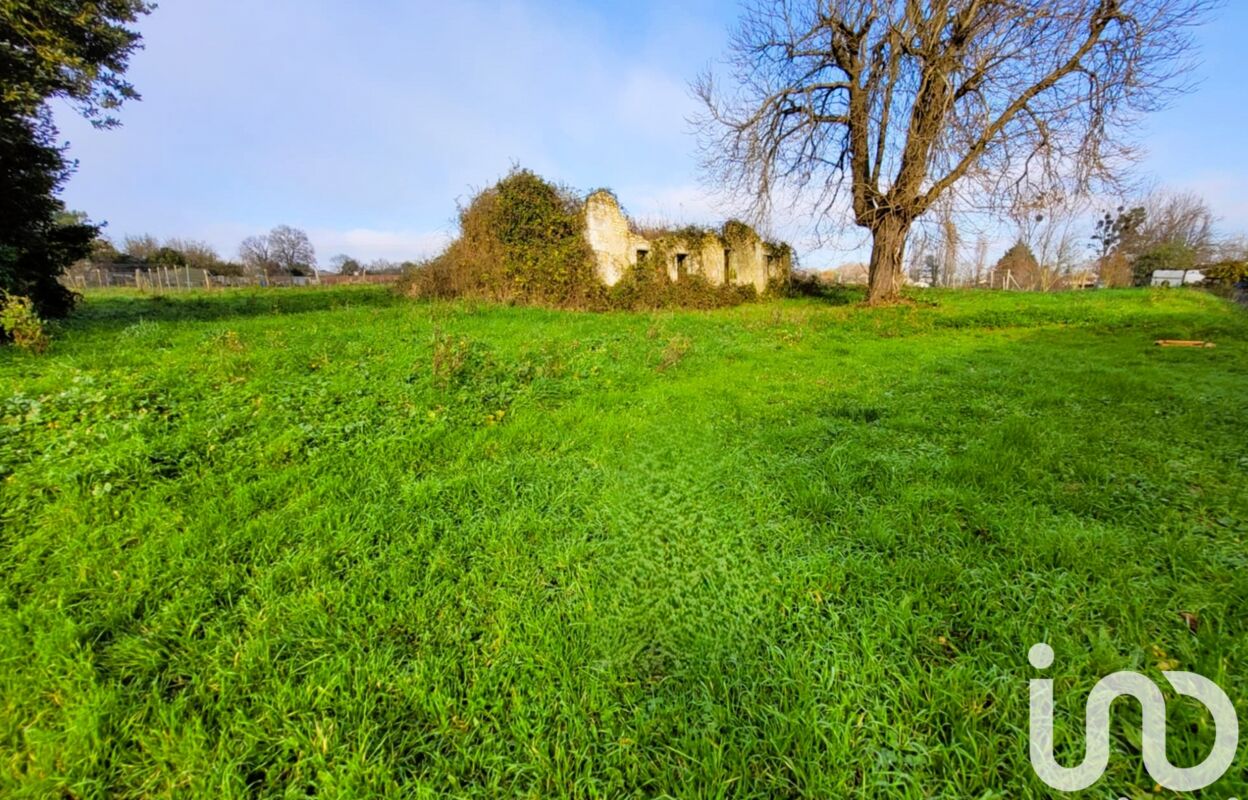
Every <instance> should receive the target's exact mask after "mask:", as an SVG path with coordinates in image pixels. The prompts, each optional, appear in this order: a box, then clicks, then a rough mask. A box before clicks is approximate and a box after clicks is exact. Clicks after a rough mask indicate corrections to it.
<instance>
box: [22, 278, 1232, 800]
mask: <svg viewBox="0 0 1248 800" xmlns="http://www.w3.org/2000/svg"><path fill="white" fill-rule="evenodd" d="M915 297H916V300H917V302H916V303H915V304H914V305H910V306H904V307H898V308H892V309H884V310H870V309H865V308H862V307H859V306H857V305H855V304H852V303H848V302H846V300H847V299H848V298H841V299H840V300H838V299H836V298H829V299H818V300H816V299H808V300H788V301H781V302H771V303H760V304H756V305H749V306H744V307H741V308H737V309H731V310H725V311H717V312H709V313H692V312H690V313H683V312H681V313H676V312H661V313H653V314H622V313H621V314H601V315H593V314H580V313H571V312H560V311H550V310H541V309H531V308H508V307H501V306H488V305H478V304H468V303H462V304H450V303H447V304H424V303H415V302H411V301H405V300H401V299H397V298H395V297H392V296H391V295H389V294H388V293H387V292H386V291H385V290H383V289H378V288H368V287H363V288H360V287H343V288H338V289H333V290H324V291H322V290H304V291H300V290H268V291H238V292H218V293H214V294H210V295H209V294H186V295H181V296H170V297H164V298H161V297H142V296H137V295H124V294H97V295H92V296H89V297H88V298H87V302H86V303H85V305H84V307H83V309H82V311H81V313H80V314H78V315H77V316H76V317H75V318H74V319H73V320H71V321H70V322H68V323H66V324H65V325H64V327H63V328H62V329H61V330H60V331H59V332H58V335H57V341H56V342H55V344H54V346H53V347H52V349H51V351H50V352H49V353H47V354H45V355H42V356H35V355H27V354H23V353H19V352H15V351H13V350H11V349H7V350H5V351H3V352H0V694H2V697H0V795H3V796H4V797H31V798H36V797H37V798H44V797H100V798H103V797H174V796H176V797H211V798H218V797H244V796H250V797H296V796H298V797H305V796H311V795H315V796H317V797H343V798H347V797H364V796H373V795H376V796H391V797H429V798H433V797H473V798H494V797H524V798H529V797H532V798H538V797H541V798H549V797H586V798H589V797H594V798H599V797H601V798H614V797H672V798H700V797H706V798H719V797H724V798H728V797H732V798H738V797H739V798H746V797H749V798H783V797H804V798H840V797H861V798H891V797H906V798H923V797H951V798H952V797H956V798H989V797H1011V798H1013V797H1047V796H1050V791H1049V790H1048V789H1047V788H1046V787H1045V786H1044V785H1043V784H1042V783H1040V781H1039V780H1038V779H1037V778H1036V777H1035V776H1034V774H1033V773H1032V770H1031V767H1030V765H1029V763H1028V759H1027V727H1028V721H1027V713H1028V712H1027V707H1028V699H1027V698H1028V679H1029V678H1032V677H1038V676H1039V675H1040V673H1038V672H1037V671H1036V670H1034V669H1033V668H1032V667H1031V666H1030V665H1029V664H1028V663H1027V651H1028V648H1029V647H1030V646H1031V645H1032V644H1034V643H1036V642H1041V641H1044V642H1048V643H1049V644H1051V645H1052V646H1053V647H1054V649H1055V650H1056V653H1057V660H1056V662H1055V663H1054V665H1053V667H1052V668H1051V669H1049V670H1048V671H1047V672H1046V673H1044V674H1045V675H1047V676H1048V677H1053V678H1055V679H1056V683H1057V693H1058V698H1059V706H1060V708H1059V712H1060V714H1061V719H1059V724H1058V734H1057V736H1058V741H1059V743H1061V745H1062V746H1061V747H1060V748H1059V756H1060V757H1061V758H1062V759H1063V760H1064V762H1065V763H1067V764H1072V763H1074V762H1076V761H1077V760H1078V759H1079V758H1081V757H1082V754H1083V736H1082V726H1083V719H1082V716H1083V703H1084V699H1085V698H1086V696H1087V692H1088V690H1089V689H1090V688H1091V687H1092V685H1093V684H1094V683H1095V682H1096V681H1097V680H1098V679H1099V678H1100V677H1102V676H1104V675H1106V674H1108V673H1109V672H1112V671H1114V670H1118V669H1134V670H1140V671H1143V672H1145V673H1146V674H1148V675H1149V676H1150V677H1152V678H1154V679H1155V680H1158V681H1161V680H1162V679H1161V677H1160V673H1159V670H1160V669H1181V670H1190V671H1194V672H1199V673H1201V674H1202V675H1205V676H1206V677H1208V678H1210V679H1212V680H1214V681H1215V682H1217V683H1218V684H1220V685H1221V686H1222V688H1223V689H1225V690H1226V692H1227V693H1228V695H1229V696H1230V697H1231V698H1232V699H1233V700H1234V701H1235V703H1236V706H1237V709H1238V710H1239V716H1240V718H1241V719H1242V720H1244V723H1245V725H1248V714H1246V713H1245V712H1248V669H1246V667H1248V569H1246V567H1248V547H1246V544H1248V543H1246V541H1245V540H1246V539H1248V314H1245V312H1244V311H1243V310H1242V309H1239V308H1236V307H1233V306H1231V305H1229V304H1227V303H1225V302H1223V301H1220V300H1217V299H1216V298H1213V297H1212V296H1209V295H1206V294H1203V293H1199V292H1195V291H1168V292H1167V291H1145V290H1139V291H1121V292H1108V291H1106V292H1087V293H1079V294H1062V295H1021V294H1006V293H970V292H938V291H931V292H925V293H922V294H919V295H915ZM1161 337H1170V338H1184V339H1188V338H1196V339H1211V340H1213V341H1215V342H1216V343H1217V347H1216V348H1215V349H1198V350H1196V349H1192V350H1187V349H1162V348H1159V347H1156V346H1155V345H1154V344H1153V341H1154V340H1155V339H1157V338H1161ZM1180 612H1186V613H1187V615H1188V616H1186V617H1184V616H1181V615H1180ZM1193 628H1195V630H1194V631H1193ZM1115 712H1116V715H1117V716H1116V722H1115V727H1114V752H1115V754H1114V757H1113V759H1112V760H1111V765H1110V770H1109V772H1108V773H1107V774H1106V776H1105V779H1104V780H1103V781H1102V782H1101V783H1100V784H1098V785H1097V787H1096V788H1095V789H1094V790H1093V791H1091V792H1089V793H1088V795H1087V796H1091V797H1106V798H1117V797H1120V796H1125V797H1132V798H1139V797H1154V796H1158V795H1154V793H1153V789H1154V784H1153V780H1152V779H1151V778H1150V777H1149V776H1148V774H1147V773H1146V772H1145V771H1144V769H1143V767H1142V765H1141V763H1140V758H1139V720H1140V713H1139V710H1138V708H1136V707H1133V706H1132V704H1130V703H1122V704H1119V705H1117V706H1116V707H1115ZM1169 714H1170V738H1169V752H1170V754H1171V760H1172V761H1174V762H1176V763H1180V764H1192V763H1195V762H1197V761H1199V760H1201V759H1202V758H1203V756H1204V754H1205V753H1206V752H1207V751H1208V748H1209V747H1210V746H1211V744H1212V741H1213V734H1212V725H1211V723H1210V721H1209V719H1208V717H1207V716H1206V715H1204V714H1202V713H1200V711H1199V707H1198V706H1194V705H1192V704H1190V703H1186V702H1179V701H1176V700H1173V699H1172V701H1171V702H1170V704H1169ZM1240 752H1241V754H1240V757H1239V759H1238V760H1237V762H1236V764H1235V766H1234V767H1233V768H1232V770H1231V772H1230V773H1228V774H1227V776H1226V777H1225V778H1224V779H1223V781H1222V782H1221V783H1220V784H1218V785H1217V786H1216V787H1215V788H1214V789H1211V790H1209V792H1208V793H1207V795H1206V796H1211V797H1219V798H1226V797H1230V796H1233V795H1236V794H1237V793H1238V794H1239V795H1240V796H1243V793H1245V792H1248V746H1245V747H1243V748H1241V751H1240Z"/></svg>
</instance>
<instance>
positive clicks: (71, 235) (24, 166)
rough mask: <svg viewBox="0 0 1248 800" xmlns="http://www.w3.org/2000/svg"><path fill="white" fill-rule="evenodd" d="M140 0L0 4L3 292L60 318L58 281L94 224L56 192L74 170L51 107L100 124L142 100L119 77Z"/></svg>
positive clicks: (64, 297)
mask: <svg viewBox="0 0 1248 800" xmlns="http://www.w3.org/2000/svg"><path fill="white" fill-rule="evenodd" d="M151 8H152V6H151V4H149V3H147V2H144V1H143V0H102V1H101V0H95V1H94V2H92V0H0V290H3V291H6V292H10V293H13V294H20V295H26V296H28V297H30V298H31V300H33V301H34V304H35V308H36V309H37V310H38V312H39V313H40V314H43V315H44V316H60V315H63V314H65V313H67V312H68V311H69V310H70V308H71V307H72V305H73V295H72V294H71V293H70V292H69V291H68V290H67V289H65V287H63V286H62V285H61V284H60V283H59V282H58V280H57V277H58V276H59V275H60V274H61V272H62V271H63V270H64V269H65V268H66V267H67V266H69V265H70V264H71V263H73V262H74V261H76V260H77V259H80V258H83V257H85V256H87V255H88V254H89V253H90V251H91V245H92V241H93V240H94V239H95V238H96V236H97V235H98V233H99V228H98V226H95V225H92V224H90V223H88V222H87V221H86V220H85V219H84V218H83V217H81V216H78V215H70V214H66V213H65V206H64V204H63V203H62V202H61V200H60V199H59V198H58V197H57V192H58V191H59V190H60V189H61V187H62V186H64V184H65V181H66V180H68V178H69V175H70V173H71V172H72V169H73V164H72V162H70V161H69V160H68V159H67V158H66V154H65V148H64V147H63V146H62V145H60V144H59V142H58V140H57V139H58V133H57V130H56V127H55V125H54V124H53V122H52V115H51V113H50V111H49V107H48V103H49V101H51V100H53V99H59V100H64V101H66V102H67V103H69V104H70V105H71V106H72V107H73V108H75V109H76V110H77V111H78V112H79V113H81V114H82V115H83V116H84V117H86V118H87V119H89V120H91V122H92V124H94V125H96V126H97V127H101V128H107V127H112V126H114V125H116V124H118V123H117V119H116V118H115V117H114V116H113V112H115V111H116V110H117V109H119V108H120V107H121V106H122V104H123V103H125V101H127V100H135V99H138V96H139V95H138V93H137V92H136V91H135V89H134V87H133V86H131V85H130V84H129V83H127V82H126V81H125V79H124V75H125V71H126V67H127V65H128V63H129V59H130V56H131V54H132V53H133V52H134V51H135V50H136V49H137V48H138V47H139V45H140V36H139V34H138V33H137V32H136V31H134V30H133V29H132V28H131V27H130V26H131V25H133V23H135V22H136V21H137V20H138V19H139V17H141V16H142V15H144V14H147V13H148V12H150V10H151Z"/></svg>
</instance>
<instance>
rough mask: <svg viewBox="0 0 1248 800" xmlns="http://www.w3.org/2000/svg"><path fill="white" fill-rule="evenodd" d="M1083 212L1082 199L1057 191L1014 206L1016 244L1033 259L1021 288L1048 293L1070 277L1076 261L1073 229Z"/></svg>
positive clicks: (1076, 232)
mask: <svg viewBox="0 0 1248 800" xmlns="http://www.w3.org/2000/svg"><path fill="white" fill-rule="evenodd" d="M1086 209H1087V203H1086V202H1085V201H1084V199H1083V198H1079V197H1068V196H1066V195H1063V194H1060V193H1057V192H1045V193H1042V194H1038V195H1034V196H1032V197H1031V198H1029V199H1027V200H1026V201H1020V202H1019V203H1018V204H1017V205H1016V206H1015V209H1014V213H1013V216H1014V220H1015V224H1016V225H1017V227H1018V234H1019V236H1018V238H1019V241H1021V242H1023V243H1024V244H1026V245H1027V247H1028V248H1029V249H1030V250H1031V252H1032V253H1034V255H1035V257H1036V269H1035V270H1034V271H1033V272H1032V273H1030V274H1029V275H1028V276H1027V279H1028V280H1030V284H1023V288H1025V289H1031V290H1038V291H1042V292H1047V291H1051V290H1053V289H1056V288H1058V286H1059V285H1061V283H1062V281H1063V279H1064V278H1065V277H1066V276H1068V275H1069V274H1071V272H1072V271H1073V270H1074V268H1075V266H1076V264H1077V263H1078V261H1079V235H1078V230H1077V228H1078V224H1079V222H1080V220H1081V219H1082V218H1083V213H1084V211H1086ZM1019 280H1020V282H1022V281H1023V280H1024V279H1023V278H1022V277H1020V278H1019Z"/></svg>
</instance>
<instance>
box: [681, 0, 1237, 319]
mask: <svg viewBox="0 0 1248 800" xmlns="http://www.w3.org/2000/svg"><path fill="white" fill-rule="evenodd" d="M1218 4H1219V0H928V1H927V2H919V0H753V3H752V5H750V6H749V7H748V8H747V10H746V13H745V16H744V19H743V21H742V23H741V26H740V28H739V29H738V31H737V32H736V34H735V36H734V38H733V42H732V58H731V61H730V63H731V66H732V73H733V78H734V81H733V83H734V86H733V88H732V90H731V91H729V92H727V93H725V92H723V91H721V90H720V88H719V87H718V86H717V85H716V83H715V81H714V79H713V77H712V76H711V75H710V74H707V75H704V76H703V77H701V78H700V79H699V80H698V81H697V82H696V83H695V85H694V89H695V91H696V93H697V94H698V96H699V97H700V99H701V100H702V101H703V103H704V105H705V112H704V113H703V115H702V116H701V117H700V118H699V119H698V120H697V122H698V123H699V125H700V128H701V131H702V133H703V146H704V155H705V159H704V160H705V166H706V168H707V170H708V175H709V176H710V177H711V178H713V179H715V180H717V181H719V182H721V183H722V185H723V186H724V188H726V189H727V190H729V191H734V192H737V193H740V194H742V195H744V196H745V197H747V198H748V199H749V200H750V201H751V203H752V204H753V206H754V211H755V212H756V213H757V214H759V215H762V214H765V213H766V212H767V211H768V210H769V209H770V204H771V202H772V198H773V193H776V194H779V192H780V191H781V190H783V191H784V192H785V193H786V194H788V195H789V196H792V197H797V198H802V199H803V201H804V202H809V203H810V204H811V205H812V206H813V208H814V211H815V214H816V217H817V218H818V219H820V220H821V223H820V225H821V226H823V227H825V228H826V226H829V225H835V221H836V220H837V219H838V218H839V217H840V216H841V214H840V210H841V209H843V208H844V204H845V202H848V204H849V207H850V209H851V210H852V218H853V221H854V223H856V224H857V225H859V226H861V227H863V228H866V229H868V230H869V231H870V232H871V236H872V253H871V278H870V289H869V292H868V301H869V302H872V303H881V302H888V301H891V300H893V299H895V298H896V296H897V290H898V286H899V283H900V277H901V270H902V264H903V262H904V250H905V244H906V235H907V232H908V231H909V229H910V227H911V225H912V224H913V223H914V222H915V220H917V219H918V218H919V217H920V216H922V215H923V214H924V213H925V212H927V210H928V209H929V208H931V207H932V204H933V203H934V202H935V201H936V200H937V199H938V198H939V197H941V196H942V195H944V194H945V193H947V192H949V191H950V190H951V189H953V188H954V187H955V185H960V184H961V183H962V182H964V181H973V182H974V183H975V184H976V185H977V187H978V188H979V190H980V191H982V192H983V193H984V196H985V197H989V198H999V197H1002V196H1005V195H1008V194H1010V193H1011V192H1012V191H1014V190H1016V189H1018V188H1019V187H1027V188H1028V189H1031V188H1033V187H1035V186H1037V185H1039V186H1042V187H1047V186H1051V185H1059V184H1065V185H1066V187H1067V189H1068V190H1069V191H1077V192H1083V191H1087V190H1089V189H1091V188H1095V187H1096V186H1097V185H1098V184H1100V183H1101V182H1103V181H1105V180H1108V179H1111V178H1113V177H1115V176H1116V175H1117V174H1118V173H1119V171H1120V170H1121V168H1122V166H1123V165H1124V163H1125V161H1124V159H1125V158H1126V157H1128V156H1129V155H1130V154H1131V152H1130V148H1129V147H1128V143H1129V141H1130V139H1129V137H1128V136H1127V133H1128V132H1129V127H1130V125H1131V123H1132V122H1134V120H1135V118H1136V117H1137V116H1138V114H1139V113H1142V112H1146V111H1151V110H1154V109H1156V108H1158V107H1159V106H1161V105H1162V104H1163V103H1164V101H1165V100H1166V99H1167V98H1168V96H1169V95H1170V94H1172V93H1173V92H1174V91H1176V90H1178V89H1180V88H1181V86H1180V85H1179V80H1180V79H1181V76H1182V74H1183V70H1184V68H1185V67H1186V64H1185V63H1184V58H1183V57H1184V55H1185V54H1186V53H1187V52H1188V51H1189V49H1190V47H1191V36H1190V29H1191V27H1192V26H1193V25H1196V24H1198V23H1199V22H1201V21H1202V20H1203V19H1204V18H1205V17H1206V16H1207V14H1208V12H1209V11H1211V10H1212V9H1213V8H1215V7H1216V6H1217V5H1218ZM846 194H847V195H848V197H847V199H846V198H845V195H846Z"/></svg>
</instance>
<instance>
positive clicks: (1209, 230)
mask: <svg viewBox="0 0 1248 800" xmlns="http://www.w3.org/2000/svg"><path fill="white" fill-rule="evenodd" d="M1214 221H1215V220H1214V216H1213V211H1211V210H1210V208H1209V205H1208V204H1207V203H1205V201H1204V198H1202V197H1201V196H1200V195H1197V194H1192V193H1178V194H1171V193H1167V192H1156V193H1154V194H1153V195H1151V196H1150V197H1149V198H1148V199H1147V200H1146V201H1145V202H1144V222H1143V224H1142V225H1141V226H1140V240H1141V242H1142V245H1143V246H1144V247H1145V248H1147V247H1156V246H1158V245H1162V244H1171V245H1179V246H1181V247H1185V248H1187V249H1189V250H1191V251H1192V253H1193V255H1194V256H1195V260H1196V262H1197V263H1201V262H1203V261H1206V260H1208V259H1209V257H1210V256H1212V255H1213V253H1214V250H1215V249H1216V246H1217V240H1216V237H1215V235H1214V230H1213V228H1214Z"/></svg>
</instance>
